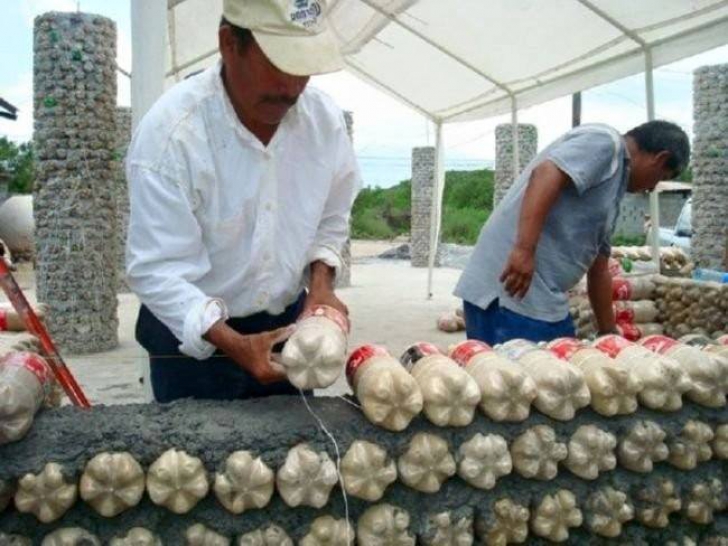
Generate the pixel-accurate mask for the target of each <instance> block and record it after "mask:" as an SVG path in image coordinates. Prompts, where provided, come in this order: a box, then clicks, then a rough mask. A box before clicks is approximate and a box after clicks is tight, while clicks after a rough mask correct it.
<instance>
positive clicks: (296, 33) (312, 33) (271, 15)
mask: <svg viewBox="0 0 728 546" xmlns="http://www.w3.org/2000/svg"><path fill="white" fill-rule="evenodd" d="M327 3H328V0H224V3H223V15H224V16H225V19H227V20H228V21H229V22H230V23H231V24H233V25H235V26H237V27H242V28H247V29H250V30H251V31H252V33H253V36H254V37H255V41H256V42H257V43H258V45H259V46H260V48H261V49H262V50H263V53H265V55H266V57H268V59H269V60H270V61H271V62H272V63H273V64H274V65H275V66H276V67H277V68H278V69H279V70H282V71H283V72H286V73H287V74H293V75H295V76H312V75H314V74H326V73H328V72H335V71H337V70H341V69H342V68H343V66H344V60H343V58H342V57H341V53H340V52H339V47H338V45H337V43H336V39H335V37H334V35H333V33H332V32H331V30H330V29H329V27H328V24H327V22H326V14H327V9H328V5H327Z"/></svg>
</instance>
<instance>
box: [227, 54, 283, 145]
mask: <svg viewBox="0 0 728 546" xmlns="http://www.w3.org/2000/svg"><path fill="white" fill-rule="evenodd" d="M220 76H221V77H222V83H223V88H224V89H225V93H226V94H227V96H228V99H229V100H230V104H232V106H233V110H235V115H236V116H237V117H238V120H239V121H240V123H242V124H243V125H244V126H245V128H246V129H247V130H248V131H250V132H251V133H253V135H254V136H255V137H256V138H257V139H258V140H259V141H260V142H261V143H262V144H263V145H264V146H268V144H270V141H271V140H273V136H274V135H275V134H276V130H277V129H278V125H269V124H266V123H256V122H255V121H254V120H253V119H252V116H250V112H246V109H245V108H244V107H243V106H242V105H240V104H236V102H235V100H234V99H233V96H232V95H231V94H230V90H229V89H228V81H227V78H226V77H225V67H224V66H223V67H222V69H221V72H220Z"/></svg>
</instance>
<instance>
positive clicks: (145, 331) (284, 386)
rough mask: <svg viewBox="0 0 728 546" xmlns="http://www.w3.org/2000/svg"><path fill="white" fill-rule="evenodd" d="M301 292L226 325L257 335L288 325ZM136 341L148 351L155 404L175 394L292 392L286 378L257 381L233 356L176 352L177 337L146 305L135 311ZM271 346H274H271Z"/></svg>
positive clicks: (225, 396) (217, 396)
mask: <svg viewBox="0 0 728 546" xmlns="http://www.w3.org/2000/svg"><path fill="white" fill-rule="evenodd" d="M305 299H306V294H305V292H303V293H301V295H300V296H299V297H298V299H297V300H296V301H295V302H294V303H292V304H291V305H289V306H288V307H287V308H286V310H285V311H284V312H283V313H282V314H280V315H269V314H268V313H257V314H255V315H251V316H249V317H243V318H230V319H228V321H227V323H228V325H229V326H230V327H232V328H233V329H234V330H236V331H237V332H240V333H241V334H257V333H260V332H267V331H269V330H275V329H276V328H282V327H283V326H287V325H289V324H292V323H294V322H295V321H296V319H297V318H298V315H300V314H301V311H302V310H303V304H304V301H305ZM136 339H137V341H138V342H139V343H140V344H141V346H142V347H144V348H145V349H146V350H147V352H148V353H149V364H150V371H151V379H152V390H153V391H154V398H155V399H156V401H157V402H171V401H172V400H178V399H180V398H204V399H211V400H240V399H246V398H259V397H262V396H272V395H279V394H298V393H299V391H298V389H296V388H295V387H294V386H293V385H291V384H290V383H289V382H288V381H281V382H279V383H272V384H270V385H263V384H261V383H259V382H258V381H257V380H256V379H255V378H254V377H253V376H252V375H250V374H249V373H248V372H246V371H245V370H243V369H242V368H241V367H240V366H239V365H238V364H236V363H235V362H234V361H233V360H231V359H230V358H228V357H227V356H225V355H224V354H222V352H221V351H219V350H218V351H216V352H215V354H214V355H213V356H212V357H210V358H208V359H207V360H196V359H194V358H192V357H190V356H187V355H185V354H182V353H181V352H180V351H179V345H180V341H179V340H178V339H177V338H176V337H175V336H174V334H173V333H172V332H171V331H170V330H169V328H167V327H166V326H165V325H164V324H163V323H162V322H161V321H160V320H159V319H158V318H157V317H155V316H154V315H153V314H152V313H151V311H149V309H147V307H146V306H144V305H142V306H141V309H140V310H139V318H138V320H137V324H136ZM274 349H275V350H280V348H279V347H275V348H274Z"/></svg>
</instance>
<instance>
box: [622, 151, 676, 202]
mask: <svg viewBox="0 0 728 546" xmlns="http://www.w3.org/2000/svg"><path fill="white" fill-rule="evenodd" d="M668 158H669V152H659V153H656V154H651V153H646V152H639V153H638V154H637V155H636V157H633V161H632V163H631V166H630V167H631V168H630V177H629V187H628V191H629V192H630V193H643V192H651V191H653V190H654V189H655V187H656V186H657V184H658V183H659V182H661V181H663V180H673V179H674V178H676V177H677V176H678V175H679V174H680V173H676V172H674V171H673V170H672V169H670V168H669V167H668V166H667V161H668Z"/></svg>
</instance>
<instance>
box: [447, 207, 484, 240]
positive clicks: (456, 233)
mask: <svg viewBox="0 0 728 546" xmlns="http://www.w3.org/2000/svg"><path fill="white" fill-rule="evenodd" d="M489 214H490V211H486V210H482V209H474V208H462V209H459V208H457V207H452V206H449V207H445V210H444V211H443V222H442V237H441V239H442V241H443V242H446V243H457V244H461V245H473V244H475V241H476V240H477V239H478V234H479V233H480V228H482V227H483V224H485V221H486V220H487V219H488V215H489Z"/></svg>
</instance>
